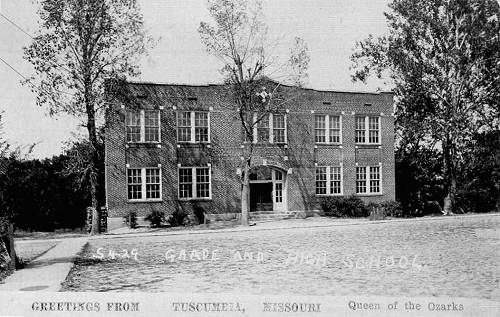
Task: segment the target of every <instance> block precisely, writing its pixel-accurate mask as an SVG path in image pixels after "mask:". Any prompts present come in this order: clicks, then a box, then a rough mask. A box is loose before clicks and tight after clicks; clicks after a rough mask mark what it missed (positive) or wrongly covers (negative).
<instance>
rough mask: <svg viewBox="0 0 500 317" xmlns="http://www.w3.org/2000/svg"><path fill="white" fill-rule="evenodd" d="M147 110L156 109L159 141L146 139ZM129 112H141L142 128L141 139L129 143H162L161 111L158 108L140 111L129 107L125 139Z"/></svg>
mask: <svg viewBox="0 0 500 317" xmlns="http://www.w3.org/2000/svg"><path fill="white" fill-rule="evenodd" d="M145 111H155V112H156V113H157V115H158V141H146V115H145ZM129 112H139V118H140V128H141V137H140V140H139V141H128V140H127V143H152V144H158V143H161V111H160V110H157V109H141V110H139V111H137V110H135V111H134V110H132V109H127V110H126V111H125V139H128V138H127V116H128V114H129Z"/></svg>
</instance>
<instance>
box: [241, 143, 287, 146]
mask: <svg viewBox="0 0 500 317" xmlns="http://www.w3.org/2000/svg"><path fill="white" fill-rule="evenodd" d="M244 144H250V143H248V142H246V143H244ZM253 145H254V146H257V147H259V146H260V147H266V146H278V147H283V146H288V143H271V142H257V143H254V144H253Z"/></svg>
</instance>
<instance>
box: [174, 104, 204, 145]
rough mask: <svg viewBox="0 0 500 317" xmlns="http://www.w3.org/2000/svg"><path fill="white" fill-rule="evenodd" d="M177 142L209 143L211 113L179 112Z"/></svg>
mask: <svg viewBox="0 0 500 317" xmlns="http://www.w3.org/2000/svg"><path fill="white" fill-rule="evenodd" d="M177 142H180V143H209V142H210V113H208V112H201V111H181V112H178V113H177Z"/></svg>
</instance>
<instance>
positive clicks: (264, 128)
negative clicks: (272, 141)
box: [257, 115, 269, 142]
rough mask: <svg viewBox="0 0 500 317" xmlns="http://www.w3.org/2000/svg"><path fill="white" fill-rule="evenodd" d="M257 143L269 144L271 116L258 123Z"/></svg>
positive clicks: (266, 116)
mask: <svg viewBox="0 0 500 317" xmlns="http://www.w3.org/2000/svg"><path fill="white" fill-rule="evenodd" d="M257 142H269V116H268V115H265V116H264V117H262V118H261V119H260V121H259V122H257Z"/></svg>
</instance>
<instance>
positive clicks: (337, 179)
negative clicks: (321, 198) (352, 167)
mask: <svg viewBox="0 0 500 317" xmlns="http://www.w3.org/2000/svg"><path fill="white" fill-rule="evenodd" d="M342 193H343V191H342V167H341V166H321V167H316V195H342Z"/></svg>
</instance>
